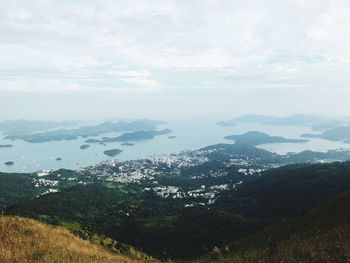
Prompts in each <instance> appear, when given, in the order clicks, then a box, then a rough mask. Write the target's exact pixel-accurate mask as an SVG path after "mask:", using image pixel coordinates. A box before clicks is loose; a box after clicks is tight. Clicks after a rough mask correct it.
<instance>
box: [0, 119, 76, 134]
mask: <svg viewBox="0 0 350 263" xmlns="http://www.w3.org/2000/svg"><path fill="white" fill-rule="evenodd" d="M78 123H79V122H77V121H28V120H16V121H14V120H7V121H3V122H0V131H5V133H6V134H12V135H14V134H18V135H19V134H28V133H32V132H36V131H41V130H47V129H54V128H59V127H68V126H74V125H77V124H78Z"/></svg>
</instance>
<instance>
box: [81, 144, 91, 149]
mask: <svg viewBox="0 0 350 263" xmlns="http://www.w3.org/2000/svg"><path fill="white" fill-rule="evenodd" d="M89 147H90V145H89V144H83V145H81V146H80V149H82V150H85V149H87V148H89Z"/></svg>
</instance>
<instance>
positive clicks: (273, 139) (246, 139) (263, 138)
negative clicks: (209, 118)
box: [224, 131, 308, 146]
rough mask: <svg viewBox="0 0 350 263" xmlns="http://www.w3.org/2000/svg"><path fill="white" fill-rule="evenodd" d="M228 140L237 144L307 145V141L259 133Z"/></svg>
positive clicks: (232, 137) (235, 136)
mask: <svg viewBox="0 0 350 263" xmlns="http://www.w3.org/2000/svg"><path fill="white" fill-rule="evenodd" d="M224 139H227V140H234V141H235V143H236V144H246V145H252V146H255V145H259V144H264V143H305V142H308V140H305V139H287V138H283V137H280V136H270V135H268V134H266V133H262V132H258V131H250V132H247V133H244V134H241V135H230V136H226V137H224Z"/></svg>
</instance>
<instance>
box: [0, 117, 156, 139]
mask: <svg viewBox="0 0 350 263" xmlns="http://www.w3.org/2000/svg"><path fill="white" fill-rule="evenodd" d="M158 123H159V121H152V120H144V119H142V120H136V121H130V122H125V121H120V122H117V123H114V122H108V121H106V122H103V123H101V124H99V125H95V126H82V127H79V128H76V129H69V130H68V129H58V130H50V131H44V132H38V133H20V134H18V133H11V132H9V133H8V135H7V136H6V137H5V139H9V140H16V139H21V140H24V141H26V142H30V143H40V142H50V141H61V140H75V139H77V138H78V137H83V138H87V137H89V136H98V135H100V134H103V133H108V132H123V131H135V132H137V131H142V130H154V129H156V128H157V125H158Z"/></svg>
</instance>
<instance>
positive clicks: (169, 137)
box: [168, 135, 176, 139]
mask: <svg viewBox="0 0 350 263" xmlns="http://www.w3.org/2000/svg"><path fill="white" fill-rule="evenodd" d="M175 138H176V136H175V135H171V136H168V139H175Z"/></svg>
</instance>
